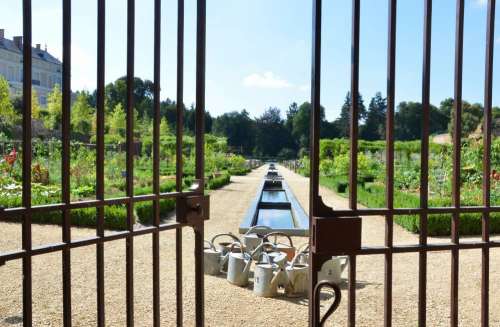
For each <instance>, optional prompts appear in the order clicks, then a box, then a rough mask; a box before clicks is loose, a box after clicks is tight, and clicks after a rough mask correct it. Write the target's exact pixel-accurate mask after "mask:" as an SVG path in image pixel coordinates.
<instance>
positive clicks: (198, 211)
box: [176, 195, 210, 225]
mask: <svg viewBox="0 0 500 327" xmlns="http://www.w3.org/2000/svg"><path fill="white" fill-rule="evenodd" d="M176 214H177V221H178V222H179V223H187V224H189V225H197V224H200V223H202V222H203V221H204V220H208V219H209V218H210V201H209V196H208V195H194V196H186V197H180V198H177V206H176Z"/></svg>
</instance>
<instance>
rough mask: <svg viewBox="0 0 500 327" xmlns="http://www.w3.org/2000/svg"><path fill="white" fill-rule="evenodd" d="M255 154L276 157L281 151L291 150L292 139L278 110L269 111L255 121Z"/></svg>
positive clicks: (270, 109)
mask: <svg viewBox="0 0 500 327" xmlns="http://www.w3.org/2000/svg"><path fill="white" fill-rule="evenodd" d="M255 125H256V135H255V143H256V146H255V153H256V154H257V155H260V156H271V157H274V156H276V155H277V154H278V153H279V152H280V151H281V149H284V148H290V145H291V143H292V137H291V135H290V133H289V132H288V130H287V129H286V127H285V124H284V121H283V119H281V113H280V110H279V109H278V108H272V107H271V108H269V109H267V110H266V111H265V112H264V113H263V114H262V115H261V116H260V117H259V118H257V119H256V120H255Z"/></svg>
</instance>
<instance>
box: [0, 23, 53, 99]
mask: <svg viewBox="0 0 500 327" xmlns="http://www.w3.org/2000/svg"><path fill="white" fill-rule="evenodd" d="M31 55H32V58H33V59H32V60H33V66H32V85H33V88H34V89H35V90H36V92H37V94H38V101H39V102H40V104H41V105H46V104H47V94H48V93H49V92H50V91H51V90H52V89H53V88H54V85H56V84H58V85H61V81H62V63H61V61H59V59H57V58H56V57H54V56H52V55H51V54H50V53H48V52H47V47H45V49H44V50H42V49H41V47H40V44H37V45H36V47H33V48H32V50H31ZM0 75H2V76H4V77H5V79H6V80H7V81H8V82H9V85H10V88H11V93H12V94H13V95H14V94H22V89H23V38H22V36H14V38H13V39H12V40H9V39H6V38H5V30H4V29H0Z"/></svg>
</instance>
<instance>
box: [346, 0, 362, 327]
mask: <svg viewBox="0 0 500 327" xmlns="http://www.w3.org/2000/svg"><path fill="white" fill-rule="evenodd" d="M359 21H360V1H359V0H353V1H352V40H351V51H352V53H351V117H350V118H351V119H350V148H351V153H350V159H351V165H350V169H349V207H350V208H351V209H353V210H356V209H357V207H358V190H357V188H358V116H359V112H358V111H359V106H358V104H359V101H358V99H359V28H360V27H359V25H360V22H359ZM348 294H349V296H348V321H349V322H348V325H349V326H355V325H356V256H354V255H351V256H349V293H348Z"/></svg>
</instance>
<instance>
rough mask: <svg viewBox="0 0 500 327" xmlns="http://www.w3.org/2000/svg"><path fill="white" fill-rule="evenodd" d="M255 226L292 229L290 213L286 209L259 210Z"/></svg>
mask: <svg viewBox="0 0 500 327" xmlns="http://www.w3.org/2000/svg"><path fill="white" fill-rule="evenodd" d="M257 225H265V226H269V227H271V228H274V229H286V228H294V227H295V226H294V224H293V217H292V212H291V211H290V210H288V209H259V214H258V216H257Z"/></svg>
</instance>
